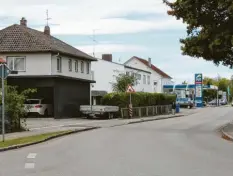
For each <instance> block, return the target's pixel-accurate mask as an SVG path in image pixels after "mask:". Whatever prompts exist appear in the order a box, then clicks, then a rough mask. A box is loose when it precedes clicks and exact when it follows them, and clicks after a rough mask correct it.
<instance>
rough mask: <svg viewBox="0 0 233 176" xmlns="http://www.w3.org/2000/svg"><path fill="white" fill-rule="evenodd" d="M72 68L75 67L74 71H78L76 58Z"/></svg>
mask: <svg viewBox="0 0 233 176" xmlns="http://www.w3.org/2000/svg"><path fill="white" fill-rule="evenodd" d="M74 69H75V72H78V61H77V60H76V61H75V62H74Z"/></svg>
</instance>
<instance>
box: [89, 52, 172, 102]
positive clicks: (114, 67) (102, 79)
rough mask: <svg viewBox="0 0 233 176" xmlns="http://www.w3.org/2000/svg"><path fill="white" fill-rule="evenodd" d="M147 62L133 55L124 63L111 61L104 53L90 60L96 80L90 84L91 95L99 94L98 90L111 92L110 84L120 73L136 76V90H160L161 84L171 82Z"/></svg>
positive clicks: (110, 56) (110, 57)
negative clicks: (96, 59) (100, 56)
mask: <svg viewBox="0 0 233 176" xmlns="http://www.w3.org/2000/svg"><path fill="white" fill-rule="evenodd" d="M147 62H148V61H146V60H143V59H140V58H136V57H133V58H131V59H130V60H128V61H127V62H126V63H125V64H119V63H115V62H112V55H111V54H104V55H103V56H102V59H98V61H97V62H92V70H93V73H94V80H95V81H96V83H94V84H93V85H92V92H93V96H97V95H98V96H100V94H98V93H97V92H98V91H106V93H107V92H108V93H109V92H112V91H113V89H112V84H113V83H116V76H117V75H119V74H121V73H124V74H128V75H134V76H136V78H137V84H136V85H135V86H134V87H133V88H134V89H135V91H136V92H151V93H152V92H162V89H163V85H167V84H172V81H171V79H172V78H171V77H170V76H168V75H167V74H166V73H164V72H163V71H161V70H160V69H158V68H157V67H155V66H154V65H152V64H151V67H149V65H147ZM94 102H95V99H94Z"/></svg>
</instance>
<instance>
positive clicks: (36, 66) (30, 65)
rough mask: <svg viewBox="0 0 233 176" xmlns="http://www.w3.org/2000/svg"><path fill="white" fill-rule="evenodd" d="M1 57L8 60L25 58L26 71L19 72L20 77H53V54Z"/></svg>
mask: <svg viewBox="0 0 233 176" xmlns="http://www.w3.org/2000/svg"><path fill="white" fill-rule="evenodd" d="M0 56H1V57H3V59H5V60H6V58H7V57H9V56H11V57H17V56H23V57H25V58H26V59H25V71H19V72H18V74H16V75H14V76H20V75H51V54H17V53H15V54H1V53H0Z"/></svg>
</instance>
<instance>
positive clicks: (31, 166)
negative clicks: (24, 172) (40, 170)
mask: <svg viewBox="0 0 233 176" xmlns="http://www.w3.org/2000/svg"><path fill="white" fill-rule="evenodd" d="M24 168H25V169H34V168H35V163H25V166H24Z"/></svg>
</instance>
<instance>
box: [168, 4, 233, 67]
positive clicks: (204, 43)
mask: <svg viewBox="0 0 233 176" xmlns="http://www.w3.org/2000/svg"><path fill="white" fill-rule="evenodd" d="M164 2H165V3H166V5H168V6H169V7H170V8H171V10H169V11H168V14H169V15H172V16H175V17H176V18H177V19H178V20H180V19H182V20H183V23H185V24H187V37H186V38H184V39H181V40H180V42H181V44H182V47H181V49H182V51H183V54H184V55H189V56H191V57H196V58H203V59H205V60H207V61H213V62H214V63H215V64H216V65H219V64H220V63H222V64H223V65H226V66H230V68H232V67H233V25H232V24H233V1H232V0H176V1H175V2H172V3H171V2H169V1H167V0H164Z"/></svg>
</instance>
